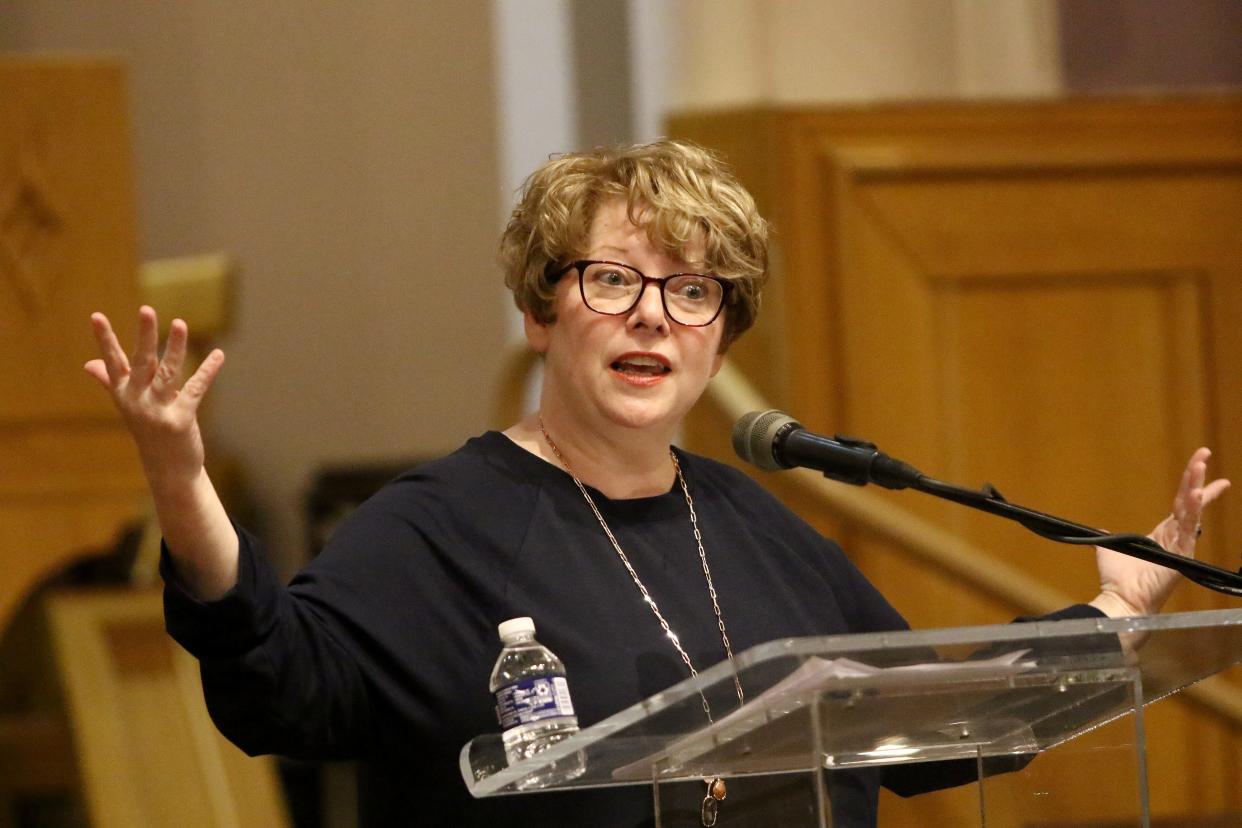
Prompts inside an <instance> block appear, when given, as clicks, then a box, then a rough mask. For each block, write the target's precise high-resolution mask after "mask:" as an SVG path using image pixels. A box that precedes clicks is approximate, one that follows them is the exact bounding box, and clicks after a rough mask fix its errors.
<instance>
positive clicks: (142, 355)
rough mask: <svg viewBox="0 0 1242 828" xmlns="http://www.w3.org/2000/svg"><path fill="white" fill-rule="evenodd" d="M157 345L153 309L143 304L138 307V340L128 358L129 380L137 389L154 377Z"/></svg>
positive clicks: (156, 325) (144, 386) (143, 386)
mask: <svg viewBox="0 0 1242 828" xmlns="http://www.w3.org/2000/svg"><path fill="white" fill-rule="evenodd" d="M157 345H159V327H158V324H157V322H156V318H155V309H154V308H152V307H151V306H150V305H143V306H142V307H141V308H139V309H138V342H137V344H136V345H135V347H134V354H133V356H132V357H131V358H130V380H131V382H132V383H133V384H134V385H135V386H136V387H137V389H138V390H143V389H145V388H146V387H147V386H148V385H149V384H150V383H151V380H152V379H153V378H154V377H155V369H156V366H157V365H159V359H158V358H157V357H156V353H155V348H156V346H157Z"/></svg>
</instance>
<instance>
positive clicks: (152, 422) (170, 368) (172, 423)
mask: <svg viewBox="0 0 1242 828" xmlns="http://www.w3.org/2000/svg"><path fill="white" fill-rule="evenodd" d="M91 327H92V329H93V330H94V333H95V341H96V342H97V343H98V345H99V353H100V358H99V359H92V360H91V361H90V362H88V363H86V365H85V368H86V372H87V373H88V374H90V375H91V376H92V377H94V378H95V379H96V380H98V381H99V383H100V384H101V385H103V387H104V388H106V389H107V390H108V392H109V393H110V394H111V395H112V401H113V402H114V403H115V404H116V408H117V411H119V412H120V414H121V417H122V419H124V421H125V425H126V427H127V428H128V429H129V432H130V434H131V435H133V438H134V443H135V444H136V445H137V446H138V453H139V455H140V456H141V458H142V464H143V467H144V469H145V470H146V473H147V477H148V479H149V480H150V482H151V484H152V486H153V487H154V486H157V485H174V486H175V485H177V484H185V483H189V482H191V481H193V480H194V479H195V478H197V477H198V475H199V473H200V472H201V471H202V468H203V438H202V434H201V432H200V431H199V427H198V407H199V404H200V403H201V402H202V401H203V395H204V394H206V393H207V389H209V388H210V387H211V383H212V381H213V380H214V379H215V378H216V375H217V374H218V373H219V372H220V366H221V365H223V364H224V352H223V351H221V350H219V349H216V350H214V351H212V352H211V353H210V354H208V355H207V358H206V359H204V360H203V362H202V364H201V365H199V367H198V370H197V371H195V372H194V374H193V375H192V376H191V377H190V378H189V379H188V380H186V381H185V384H184V385H183V384H181V373H182V369H183V367H184V365H185V357H186V340H187V338H188V336H189V330H188V328H187V327H186V324H185V322H184V321H182V320H180V319H174V320H173V322H172V325H171V328H170V331H169V334H168V342H167V344H166V345H165V347H164V354H163V357H162V358H161V356H160V355H159V354H158V353H157V350H156V348H157V346H158V344H159V333H158V330H159V329H158V326H157V324H156V316H155V310H154V309H153V308H150V307H148V306H146V305H144V306H143V307H142V308H141V309H139V311H138V341H137V344H136V345H135V347H134V352H133V354H132V355H131V356H126V354H125V351H124V349H122V348H121V343H120V342H118V341H117V338H116V333H115V332H114V331H113V330H112V324H111V323H110V322H109V321H108V317H106V316H104V315H103V314H102V313H95V314H91Z"/></svg>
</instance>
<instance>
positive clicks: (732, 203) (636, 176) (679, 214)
mask: <svg viewBox="0 0 1242 828" xmlns="http://www.w3.org/2000/svg"><path fill="white" fill-rule="evenodd" d="M613 198H624V199H625V202H626V208H627V211H628V214H629V218H630V221H631V222H633V223H634V225H635V226H637V227H640V228H642V229H643V230H645V231H646V233H647V236H648V237H649V238H650V239H651V242H652V243H653V244H654V245H656V246H657V247H659V248H661V249H662V250H663V252H664V253H665V254H666V255H669V256H673V257H675V258H679V259H684V258H686V255H685V251H686V249H687V247H688V246H689V245H690V244H691V243H694V242H701V243H702V244H703V248H704V250H705V256H704V258H705V259H706V264H707V266H708V268H709V270H710V271H711V273H712V274H714V275H716V276H719V277H720V278H722V279H727V280H729V281H730V282H732V283H733V285H734V288H733V290H732V291H730V293H729V304H728V306H727V308H726V310H727V312H726V313H725V315H724V320H725V322H724V324H725V330H724V334H723V336H722V338H721V349H722V350H723V349H724V348H725V347H727V346H728V345H729V344H730V343H732V342H733V341H734V340H736V339H737V338H738V337H739V336H741V334H742V333H743V332H744V331H746V330H747V329H748V328H749V327H750V326H751V325H753V324H754V322H755V317H756V315H757V314H758V312H759V297H760V292H761V290H762V288H763V284H764V282H766V281H767V278H768V223H767V221H766V220H764V218H763V217H762V216H760V215H759V212H758V210H756V209H755V202H754V199H753V198H751V196H750V193H748V192H746V190H745V188H743V187H742V185H741V184H740V183H739V182H738V180H737V178H735V177H734V175H733V173H732V171H731V170H730V169H729V168H728V166H727V165H726V164H725V162H724V161H723V160H721V159H720V158H719V157H718V156H716V155H715V154H713V153H712V152H710V151H709V150H706V149H704V148H703V147H700V146H698V145H696V144H693V143H690V142H689V141H672V140H663V141H656V142H654V143H650V144H635V145H633V146H623V147H614V148H607V149H595V150H591V151H589V152H575V153H566V154H564V155H558V156H555V157H553V158H551V159H550V160H548V161H547V162H546V163H545V164H543V165H542V166H541V167H539V169H537V170H535V172H533V173H532V174H531V175H530V177H529V178H527V179H526V183H525V184H524V185H523V187H522V194H521V199H520V200H519V202H518V204H517V206H516V207H515V208H514V209H513V214H512V216H511V217H510V219H509V224H508V226H507V227H506V228H505V231H504V233H503V234H502V235H501V237H500V263H501V266H502V267H503V269H504V273H505V284H506V285H507V286H508V287H509V289H510V290H512V291H513V298H514V302H515V303H516V304H517V306H518V308H519V309H520V310H522V311H523V312H529V313H530V314H531V315H532V316H534V318H535V319H537V320H538V321H540V322H544V323H548V322H554V321H555V319H556V314H555V311H554V309H553V300H554V297H555V294H556V288H555V284H554V283H553V282H552V281H551V280H550V278H549V277H550V275H551V274H552V273H554V272H555V270H556V267H557V265H559V264H562V263H566V262H568V261H570V260H573V259H576V258H579V257H580V256H582V255H583V253H584V252H585V251H586V247H587V244H588V242H589V238H590V232H591V222H592V221H593V220H594V218H595V212H596V210H597V209H598V208H599V205H600V204H601V203H602V202H604V201H608V200H610V199H613Z"/></svg>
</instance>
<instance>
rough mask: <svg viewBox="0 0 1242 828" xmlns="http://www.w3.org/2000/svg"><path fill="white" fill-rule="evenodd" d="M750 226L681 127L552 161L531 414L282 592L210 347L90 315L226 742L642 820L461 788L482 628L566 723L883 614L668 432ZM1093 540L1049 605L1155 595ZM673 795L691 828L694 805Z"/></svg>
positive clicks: (411, 804) (1177, 517)
mask: <svg viewBox="0 0 1242 828" xmlns="http://www.w3.org/2000/svg"><path fill="white" fill-rule="evenodd" d="M767 234H768V231H767V224H766V222H765V221H764V220H763V218H762V217H761V216H760V215H759V214H758V213H757V211H756V209H755V205H754V202H753V200H752V199H751V197H750V195H749V194H748V193H747V192H746V191H745V190H744V189H743V188H742V187H741V185H740V184H739V183H738V182H737V180H736V179H735V178H734V177H733V175H732V174H731V172H730V171H729V170H728V169H727V168H726V167H725V166H724V164H723V163H722V162H721V161H720V160H719V159H717V158H716V157H715V156H713V155H712V154H711V153H709V152H707V151H705V150H703V149H701V148H699V147H696V146H694V145H691V144H687V143H682V142H676V141H661V142H657V143H654V144H647V145H640V146H633V147H626V148H621V149H610V150H597V151H592V152H587V153H578V154H569V155H563V156H559V157H556V158H554V159H552V160H551V161H549V162H548V163H546V164H544V165H543V166H542V167H540V168H539V169H538V170H537V171H536V172H535V173H534V174H533V175H532V176H531V177H530V178H529V179H528V180H527V182H526V185H525V187H524V190H523V193H522V197H521V200H520V203H519V204H518V205H517V207H516V208H515V209H514V211H513V215H512V218H511V220H510V221H509V224H508V227H507V228H506V230H505V232H504V235H503V237H502V239H501V243H500V254H501V262H502V265H503V268H504V272H505V282H506V284H507V285H508V286H509V288H510V289H511V290H512V291H513V295H514V298H515V300H516V302H517V306H518V307H519V308H520V309H521V311H522V312H523V314H524V317H525V332H526V338H527V340H528V342H529V344H530V347H531V348H533V349H534V350H535V351H537V352H538V353H539V354H540V355H541V356H542V357H543V361H544V371H543V387H542V392H541V394H540V397H539V407H538V410H537V411H535V412H534V413H532V414H531V415H530V416H528V417H526V418H525V419H523V420H521V421H520V422H517V423H514V424H513V425H511V426H510V427H509V428H507V429H506V430H505V431H503V432H488V433H486V434H483V435H481V436H479V437H475V438H473V439H471V440H469V441H467V442H466V444H465V445H463V446H462V447H461V448H460V449H458V450H457V451H455V452H453V453H452V454H450V455H448V456H447V457H444V458H442V459H439V460H436V461H434V462H431V463H428V464H426V465H423V466H419V467H417V468H415V469H412V470H410V471H409V472H406V473H405V474H403V475H401V476H400V477H398V478H397V479H396V480H394V481H393V482H391V483H389V484H388V485H387V486H385V487H384V488H383V490H381V491H380V492H379V493H378V494H377V495H375V496H374V497H373V498H372V499H370V500H369V501H367V502H366V503H365V504H364V505H363V506H361V507H360V508H359V509H358V510H357V512H356V513H355V514H354V515H353V516H352V518H351V519H350V520H349V521H347V522H346V523H345V524H344V525H343V526H342V527H341V528H340V529H339V530H338V531H337V532H336V534H335V536H334V537H333V538H332V540H331V541H330V542H329V543H328V545H327V548H326V549H325V550H324V551H323V553H322V554H321V555H319V556H318V557H317V558H315V559H314V561H312V562H311V563H310V565H309V566H308V567H307V568H306V569H305V570H304V571H302V572H301V573H300V574H299V575H297V577H296V578H294V580H293V581H292V583H290V584H289V585H288V586H287V587H286V586H282V585H281V583H280V582H279V581H278V580H277V578H276V577H275V575H274V573H273V571H272V569H271V568H270V566H269V565H268V563H267V559H266V556H265V554H264V552H263V550H262V546H261V544H260V542H259V541H258V540H257V539H256V538H255V537H253V536H252V535H250V534H249V533H247V532H246V530H245V529H243V528H241V527H239V526H237V525H235V524H234V523H233V522H232V521H231V520H230V519H229V517H228V515H227V514H226V513H225V510H224V508H223V507H222V506H221V503H220V500H219V499H218V497H217V496H216V493H215V491H214V489H213V487H212V484H211V481H210V479H209V478H208V476H207V472H206V470H205V468H204V450H203V443H202V438H201V435H200V432H199V428H198V425H197V420H196V411H197V408H198V405H199V403H200V402H201V400H202V399H203V396H204V395H205V394H206V393H207V391H208V389H209V388H210V386H211V384H212V381H213V380H214V379H215V378H216V376H217V375H218V373H219V371H220V369H221V367H222V366H223V364H224V355H223V353H221V352H220V351H218V350H217V351H214V352H212V353H211V354H210V355H209V356H208V357H207V358H206V359H205V360H204V361H203V363H202V364H201V365H200V366H198V368H197V370H196V371H195V372H194V373H193V374H192V375H191V376H190V377H189V378H188V379H186V380H184V382H183V381H182V379H181V377H182V371H183V368H184V361H185V354H186V337H187V331H186V326H185V323H184V322H182V321H180V320H175V321H174V322H173V323H172V326H171V331H170V333H169V336H168V341H167V343H166V345H165V347H164V348H163V352H162V355H161V354H160V352H159V350H158V345H159V343H158V341H157V340H158V336H157V327H156V318H155V312H154V311H153V310H152V309H151V308H146V307H144V308H142V309H141V310H140V311H139V324H138V334H137V343H136V345H135V346H134V349H133V351H132V353H130V354H129V355H127V354H126V352H125V350H124V349H123V348H122V346H121V344H120V343H119V342H118V341H117V339H116V337H115V335H114V334H113V332H112V329H111V326H110V325H109V322H108V320H107V318H105V317H104V316H103V315H101V314H95V315H94V316H93V317H92V326H93V329H94V334H95V337H96V339H97V341H98V346H99V354H100V358H98V359H94V360H92V361H91V362H89V363H87V365H86V370H87V372H88V373H90V374H91V375H92V376H93V377H95V379H97V380H98V381H99V383H100V384H101V385H102V386H103V387H104V388H106V389H107V390H108V392H109V393H110V394H111V395H112V398H113V400H114V401H115V403H116V406H117V409H118V410H119V411H120V413H121V416H122V417H123V418H124V420H125V422H126V424H127V426H128V428H129V430H130V432H131V433H132V435H133V439H134V442H135V444H136V445H137V448H138V451H139V454H140V456H141V459H142V464H143V467H144V470H145V473H146V476H147V479H148V480H149V483H150V486H151V491H152V494H153V495H154V499H155V505H156V509H157V513H158V516H159V522H160V526H161V529H162V531H163V535H164V541H165V552H164V557H163V561H162V572H163V575H164V579H165V584H166V588H165V606H166V616H167V624H168V629H169V631H170V633H171V634H172V635H173V636H174V637H175V638H176V639H177V640H178V641H179V642H180V643H181V644H182V645H183V646H184V647H185V648H186V649H188V650H189V651H190V652H191V653H193V654H194V655H195V656H197V657H198V658H199V659H200V661H201V664H202V678H203V685H204V690H205V693H206V697H207V704H208V707H209V709H210V711H211V714H212V717H213V718H214V720H215V722H216V724H217V725H218V727H219V728H220V729H221V730H222V731H223V732H224V734H225V735H226V736H228V737H229V738H230V739H231V740H232V741H233V742H235V743H236V744H238V745H239V746H240V747H241V748H243V749H244V750H246V751H247V752H249V753H252V754H255V753H279V754H284V755H289V756H298V757H313V758H354V759H359V760H362V761H363V762H364V763H365V765H364V767H365V769H366V770H365V773H364V774H363V775H362V777H361V778H362V780H363V786H362V789H361V790H360V797H359V798H360V802H361V806H360V807H361V811H362V817H363V821H364V824H369V825H411V824H427V825H501V824H509V825H541V826H551V825H600V826H603V825H608V826H612V825H615V826H639V825H645V824H650V823H651V820H652V805H651V800H650V793H649V792H648V791H647V790H645V789H643V788H641V787H637V788H617V789H609V790H604V791H583V792H575V793H567V794H535V795H530V796H522V797H505V798H503V799H501V800H499V801H488V800H479V801H475V800H472V799H471V798H470V796H469V795H468V793H467V791H466V789H465V786H464V785H463V783H462V782H461V780H460V778H459V777H458V770H457V754H458V751H459V750H460V748H461V746H462V745H463V744H464V743H465V742H467V741H468V740H469V739H471V738H472V737H474V736H476V735H478V734H481V733H486V732H489V731H494V730H496V719H495V710H494V708H493V700H492V699H491V697H490V695H489V693H488V688H487V683H488V676H489V673H490V671H491V668H492V664H493V662H494V660H495V658H496V654H497V652H498V650H499V646H500V644H499V641H498V639H497V636H496V626H497V624H498V623H499V622H501V621H504V620H505V619H509V618H513V617H517V616H531V617H532V618H534V620H535V623H536V625H537V627H538V634H539V639H540V641H542V642H543V643H544V644H546V645H548V646H549V647H550V648H551V649H552V650H553V651H554V652H556V653H557V654H558V655H559V656H560V657H561V659H562V660H563V661H564V662H565V665H566V669H567V671H568V674H569V680H570V684H571V687H572V693H573V698H574V702H575V706H576V708H577V713H578V717H579V719H580V721H581V722H582V723H583V725H584V726H585V725H589V724H591V723H593V722H596V721H599V720H601V719H603V718H605V717H607V716H609V715H611V714H613V713H615V712H617V711H619V710H621V709H622V708H624V707H627V706H629V705H631V704H633V703H635V702H637V701H639V700H641V699H643V698H645V697H646V696H648V695H650V694H652V693H655V692H657V691H659V690H662V689H664V688H666V687H668V686H670V685H672V684H675V683H677V682H678V681H681V680H682V679H684V678H686V677H687V676H688V675H690V674H691V673H694V672H695V671H698V670H702V669H704V668H706V667H708V666H710V665H712V664H714V663H716V662H718V661H720V660H722V659H726V658H732V655H733V653H735V652H740V651H742V650H744V649H746V648H748V647H751V646H754V645H757V644H760V643H763V642H766V641H770V640H772V639H776V638H783V637H790V636H808V635H827V634H836V633H855V632H868V631H877V630H895V629H904V628H905V626H906V625H905V622H904V621H903V620H902V618H901V616H900V615H899V614H898V613H897V611H896V610H894V609H893V607H892V606H891V605H889V603H888V602H887V601H885V600H884V598H883V597H882V596H881V595H880V594H879V593H878V592H877V591H876V589H875V588H874V587H873V586H872V585H871V584H870V583H868V581H867V580H866V578H864V577H863V576H862V574H861V573H860V572H859V571H858V570H857V569H856V568H855V567H854V566H853V564H851V563H850V561H849V559H848V558H847V557H846V556H845V554H844V553H843V552H842V551H841V549H840V548H839V547H837V546H836V545H835V544H833V543H832V542H831V541H828V540H826V539H824V538H823V537H821V536H820V535H819V534H818V533H817V532H816V531H815V530H813V529H812V528H811V527H810V526H808V525H807V524H806V523H804V522H803V521H802V520H800V519H799V518H798V517H796V516H795V515H793V514H792V513H791V512H789V511H788V510H787V509H785V508H784V507H783V506H782V505H781V504H780V503H778V502H777V501H776V500H775V499H774V498H773V497H772V496H771V495H769V494H768V493H767V492H766V491H764V490H763V489H762V488H760V487H759V486H758V485H757V484H755V483H754V482H752V481H751V480H750V479H749V478H748V477H746V476H745V475H743V474H742V473H740V472H738V471H735V470H734V469H732V468H730V467H728V466H725V465H722V464H720V463H716V462H714V461H712V460H708V459H706V458H703V457H698V456H695V455H693V454H689V453H687V452H684V451H682V450H680V449H678V448H675V447H674V446H673V445H672V442H673V439H674V436H675V435H676V434H677V433H678V429H679V427H680V426H681V423H682V419H683V418H684V417H685V415H686V412H687V411H689V409H690V407H691V406H692V405H694V403H695V401H696V400H698V398H699V396H700V395H701V394H702V393H703V391H704V388H705V387H706V385H707V382H708V380H710V379H711V377H712V375H713V374H715V372H716V371H717V369H718V368H719V367H720V364H721V360H722V359H723V358H724V355H725V353H726V351H727V349H728V348H729V346H730V345H731V344H732V343H733V342H734V341H735V340H736V339H737V338H738V337H739V336H741V335H742V334H743V333H744V332H745V331H746V330H747V328H749V327H750V326H751V324H752V323H753V322H754V320H755V315H756V313H757V311H758V308H759V297H760V291H761V289H762V287H763V283H764V281H765V279H766V278H767V269H768V258H767V257H768V252H767V251H768V239H767ZM427 392H428V393H434V389H427ZM1207 457H1208V451H1207V450H1206V449H1200V450H1198V451H1196V452H1195V453H1194V455H1193V456H1192V457H1191V458H1190V461H1189V463H1188V464H1187V467H1186V472H1185V475H1184V476H1183V478H1182V481H1181V485H1180V487H1179V489H1178V491H1177V493H1176V495H1175V497H1174V501H1173V514H1172V515H1171V516H1170V517H1169V518H1167V519H1165V520H1164V521H1163V522H1161V523H1160V524H1159V526H1157V528H1156V529H1155V531H1154V532H1153V534H1152V537H1153V538H1154V539H1155V540H1156V541H1157V542H1159V543H1160V544H1161V545H1162V546H1164V547H1165V548H1167V549H1170V550H1172V551H1175V552H1177V553H1180V554H1182V555H1192V554H1193V552H1194V544H1195V528H1196V526H1197V524H1198V520H1199V515H1200V512H1201V510H1202V508H1203V507H1204V506H1205V505H1206V504H1207V503H1208V502H1210V501H1211V500H1212V499H1214V498H1215V497H1216V496H1217V495H1219V494H1220V493H1221V492H1222V491H1223V490H1224V489H1225V488H1226V487H1227V486H1228V483H1227V481H1223V480H1218V481H1215V482H1213V483H1210V484H1207V483H1205V474H1206V465H1205V464H1206V460H1207ZM1098 560H1099V563H1100V584H1101V587H1100V592H1099V594H1098V596H1096V597H1095V598H1094V600H1092V601H1091V603H1090V604H1082V605H1078V606H1074V607H1069V608H1067V609H1065V610H1063V611H1061V612H1060V613H1056V614H1054V616H1053V617H1091V616H1098V615H1103V614H1107V615H1124V614H1143V613H1152V612H1156V611H1158V610H1159V608H1160V606H1161V604H1162V603H1163V602H1164V600H1165V598H1166V597H1167V595H1168V593H1169V591H1170V590H1171V589H1172V587H1173V585H1174V582H1175V579H1176V577H1177V576H1176V575H1175V574H1174V573H1172V572H1171V571H1170V570H1167V569H1164V568H1161V567H1157V566H1153V565H1149V564H1146V563H1143V562H1141V561H1136V560H1133V559H1130V558H1126V557H1124V556H1121V555H1117V554H1114V553H1110V552H1101V553H1100V554H1099V555H1098ZM743 693H744V688H743V687H741V686H739V687H737V695H738V701H739V702H740V701H741V700H742V697H743ZM886 782H887V783H888V784H890V785H893V786H894V787H898V785H897V784H896V781H895V779H892V778H889V779H886V777H885V776H884V772H882V771H881V770H878V769H868V770H860V771H838V772H834V773H832V774H830V775H829V780H828V785H829V793H830V798H831V802H832V811H833V820H834V821H833V824H834V825H838V826H841V825H847V826H867V825H873V824H874V823H875V818H876V817H875V811H876V802H877V796H878V787H879V785H881V784H885V783H886ZM787 784H788V783H787V782H785V781H782V780H781V779H777V780H766V781H765V780H738V784H737V785H736V786H735V787H734V789H733V790H730V792H729V805H730V807H728V808H724V809H722V810H721V814H720V822H719V824H720V825H734V824H742V820H743V819H745V818H746V816H745V815H746V814H749V815H750V818H751V819H754V818H755V812H756V806H755V805H753V804H752V805H751V806H745V805H744V803H745V801H746V800H747V799H748V798H749V799H751V800H753V802H754V803H761V804H762V803H764V802H770V803H780V804H779V805H776V804H774V805H772V806H771V808H768V807H767V806H762V805H761V806H760V807H759V809H758V810H759V812H760V814H761V816H760V817H759V822H757V823H754V824H765V825H773V824H782V825H794V824H797V819H798V817H797V814H798V813H802V814H805V815H807V818H808V819H810V816H809V814H807V811H806V808H807V807H809V806H807V805H806V804H805V803H803V804H798V800H797V798H796V797H790V796H786V795H784V794H785V792H783V791H782V789H781V786H782V785H787ZM697 796H698V797H699V798H701V797H702V786H701V785H700V786H699V787H698V790H697ZM772 808H779V809H781V810H780V813H779V814H778V813H777V812H776V811H775V810H772ZM799 809H801V810H799ZM670 810H676V808H672V809H670ZM684 811H685V813H684V816H685V819H686V820H687V821H686V824H698V817H699V807H698V800H697V799H694V798H693V795H690V796H689V798H688V799H687V806H686V808H685V809H684ZM664 824H666V825H667V824H682V823H681V822H677V821H676V817H675V815H670V816H668V817H667V818H666V821H665V823H664Z"/></svg>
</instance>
